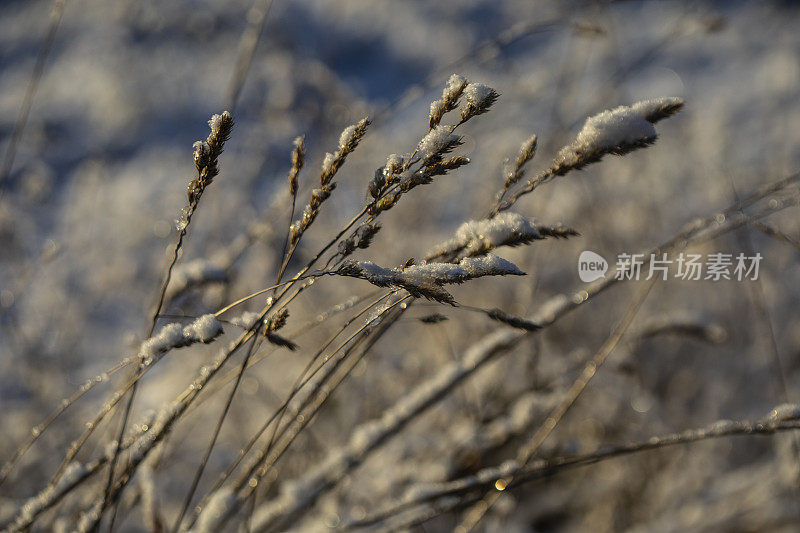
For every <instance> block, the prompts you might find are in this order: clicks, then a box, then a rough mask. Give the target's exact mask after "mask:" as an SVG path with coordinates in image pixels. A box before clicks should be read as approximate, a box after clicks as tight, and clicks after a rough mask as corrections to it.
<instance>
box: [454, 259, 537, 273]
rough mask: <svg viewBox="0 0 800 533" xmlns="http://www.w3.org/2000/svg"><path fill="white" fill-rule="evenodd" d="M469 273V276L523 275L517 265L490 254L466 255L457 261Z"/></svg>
mask: <svg viewBox="0 0 800 533" xmlns="http://www.w3.org/2000/svg"><path fill="white" fill-rule="evenodd" d="M459 266H461V267H462V268H463V269H464V270H466V271H467V272H468V273H469V277H470V278H480V277H482V276H524V275H525V272H523V271H522V270H520V269H519V267H517V265H515V264H514V263H512V262H511V261H508V260H507V259H503V258H502V257H498V256H496V255H492V254H486V255H484V256H481V257H466V258H464V259H462V260H461V262H460V263H459Z"/></svg>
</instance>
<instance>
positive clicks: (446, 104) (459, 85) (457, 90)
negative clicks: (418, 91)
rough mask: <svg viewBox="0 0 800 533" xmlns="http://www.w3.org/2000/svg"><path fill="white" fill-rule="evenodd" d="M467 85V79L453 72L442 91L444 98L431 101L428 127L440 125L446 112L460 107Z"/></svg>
mask: <svg viewBox="0 0 800 533" xmlns="http://www.w3.org/2000/svg"><path fill="white" fill-rule="evenodd" d="M466 86H467V79H466V78H465V77H463V76H459V75H458V74H453V75H452V76H450V78H449V79H448V80H447V84H446V85H445V87H444V90H443V91H442V98H441V99H440V100H434V101H433V102H431V109H430V114H429V116H428V128H429V129H433V128H435V127H436V126H438V125H439V123H440V122H441V121H442V117H444V115H445V113H447V112H449V111H452V110H453V109H455V108H456V107H458V99H459V98H460V97H461V93H463V92H464V88H466Z"/></svg>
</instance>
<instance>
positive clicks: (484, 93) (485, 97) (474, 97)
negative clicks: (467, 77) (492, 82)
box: [461, 83, 500, 122]
mask: <svg viewBox="0 0 800 533" xmlns="http://www.w3.org/2000/svg"><path fill="white" fill-rule="evenodd" d="M499 96H500V95H499V94H498V93H497V91H495V90H494V89H492V88H491V87H489V86H488V85H484V84H482V83H470V84H469V85H467V88H466V89H464V98H465V99H466V103H465V104H464V107H463V108H461V121H462V122H464V121H466V120H469V119H470V118H472V117H474V116H476V115H481V114H483V113H486V112H487V111H488V110H489V108H490V107H492V104H494V103H495V102H496V101H497V98H498V97H499Z"/></svg>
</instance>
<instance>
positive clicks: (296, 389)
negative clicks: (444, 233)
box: [189, 293, 391, 527]
mask: <svg viewBox="0 0 800 533" xmlns="http://www.w3.org/2000/svg"><path fill="white" fill-rule="evenodd" d="M390 294H391V293H386V294H383V295H382V296H380V297H378V298H377V300H375V301H373V302H372V303H370V304H368V305H367V306H366V307H364V308H363V309H362V310H361V311H359V312H358V313H356V314H355V315H354V316H352V317H351V318H349V319H348V320H346V321H345V322H344V324H342V326H340V327H339V329H338V330H337V331H336V332H335V333H334V334H333V335H332V336H331V337H330V338H329V340H328V341H327V342H326V343H325V344H323V346H322V347H321V348H320V349H318V350H317V352H316V353H315V354H314V355H313V356H312V357H311V359H310V360H309V362H308V363H307V364H306V366H305V368H304V369H303V370H302V372H301V373H300V375H299V376H298V377H297V379H296V380H295V383H294V384H293V385H292V387H291V388H290V392H289V394H288V396H287V397H286V399H284V400H283V401H282V402H281V404H280V405H279V406H278V408H277V409H275V410H274V411H273V412H272V414H271V415H270V416H269V417H267V419H266V420H265V421H264V423H263V424H262V426H261V427H260V428H259V430H258V431H256V433H255V434H254V435H253V436H252V437H251V438H250V440H249V441H248V442H247V444H245V446H244V447H242V449H241V450H240V451H239V453H238V455H237V457H236V459H234V460H233V461H232V462H231V464H230V465H229V466H228V467H227V468H226V469H225V471H224V472H223V473H222V474H220V476H219V477H218V479H217V480H216V482H215V483H214V485H213V487H212V488H211V490H210V491H209V492H208V494H207V495H206V497H205V498H203V500H202V501H201V502H200V503H199V504H198V505H197V506H196V507H195V512H194V515H193V517H192V519H191V521H190V522H189V526H190V527H191V526H192V525H193V524H194V522H195V520H196V519H197V514H198V513H199V512H200V511H201V510H202V508H203V507H204V506H205V504H206V503H207V502H208V499H209V498H210V496H211V495H212V494H213V493H214V492H216V491H217V490H219V489H220V488H221V487H222V485H223V484H224V483H225V481H227V479H228V478H229V477H230V476H231V475H232V474H233V472H234V471H235V470H236V468H237V467H238V466H239V464H241V462H242V460H243V459H244V458H245V457H246V456H247V454H248V453H249V452H250V450H251V449H252V448H253V446H255V445H256V443H257V442H258V441H259V439H260V438H261V437H262V435H263V434H264V432H265V431H266V430H267V429H268V428H269V427H270V426H271V425H272V423H273V422H275V420H276V419H277V422H276V423H275V431H274V432H273V434H272V436H271V437H270V442H269V444H268V445H267V448H270V447H271V446H272V444H273V442H274V440H275V438H276V434H277V427H278V425H279V424H280V422H281V420H282V417H283V414H284V413H285V411H286V409H288V407H289V405H290V403H291V401H292V400H293V399H294V398H295V396H296V395H297V394H299V393H300V391H301V390H302V389H303V387H304V386H305V385H306V384H307V383H308V382H309V381H310V380H311V379H313V378H314V376H315V375H316V374H317V373H318V372H319V371H320V370H321V369H322V367H323V366H324V365H325V363H327V361H328V360H329V359H330V357H332V356H333V354H331V355H329V356H328V357H326V358H325V359H324V360H322V361H321V362H320V364H319V365H318V366H317V368H316V369H315V370H313V371H311V368H312V367H313V366H314V363H316V362H317V360H318V359H319V357H320V356H321V355H322V354H323V353H324V351H325V350H326V349H327V348H328V347H329V346H330V345H331V344H332V343H333V342H334V341H335V340H336V338H337V337H338V336H339V335H341V333H342V332H344V331H345V330H346V329H347V328H348V327H349V326H350V325H351V324H352V323H353V322H354V321H355V320H357V319H358V318H359V317H361V316H363V315H364V313H366V312H368V311H369V310H370V309H372V308H374V307H375V306H376V305H377V304H379V303H380V302H381V301H383V300H384V299H386V298H387V297H388V296H389V295H390ZM309 371H311V372H310V373H309ZM240 373H241V371H239V372H237V373H236V375H237V378H238V376H239V374H240Z"/></svg>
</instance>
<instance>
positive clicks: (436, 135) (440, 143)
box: [419, 125, 461, 160]
mask: <svg viewBox="0 0 800 533" xmlns="http://www.w3.org/2000/svg"><path fill="white" fill-rule="evenodd" d="M460 144H461V137H459V136H458V135H455V134H454V133H453V128H452V126H445V125H439V126H436V127H435V128H433V129H432V130H431V131H429V132H428V133H427V134H426V135H425V136H424V137H423V138H422V140H421V141H420V142H419V152H420V154H421V155H422V158H423V159H425V160H429V159H434V158H436V157H437V156H441V155H442V154H445V153H447V152H449V151H451V150H452V149H453V148H455V147H457V146H459V145H460Z"/></svg>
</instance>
